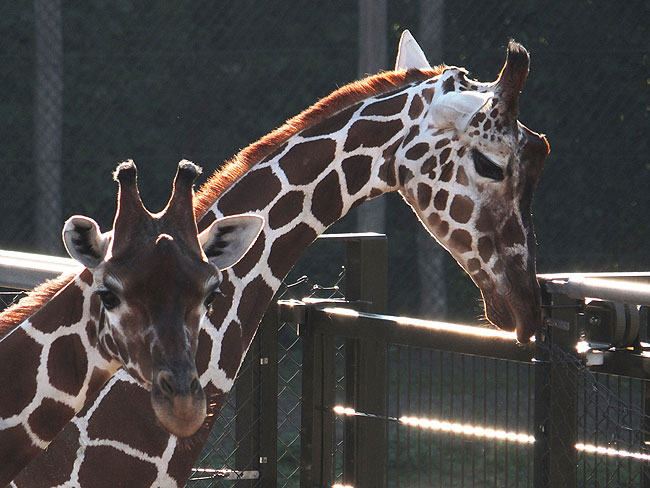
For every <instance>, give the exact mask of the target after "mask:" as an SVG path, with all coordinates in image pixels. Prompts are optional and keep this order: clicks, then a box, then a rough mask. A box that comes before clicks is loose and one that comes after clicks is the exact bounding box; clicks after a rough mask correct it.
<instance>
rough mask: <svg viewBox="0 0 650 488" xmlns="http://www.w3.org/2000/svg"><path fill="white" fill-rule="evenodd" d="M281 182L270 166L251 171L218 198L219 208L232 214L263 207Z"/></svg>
mask: <svg viewBox="0 0 650 488" xmlns="http://www.w3.org/2000/svg"><path fill="white" fill-rule="evenodd" d="M281 188H282V184H281V183H280V180H279V179H278V177H277V176H275V175H274V174H273V171H271V168H270V167H268V166H267V167H265V168H260V169H257V170H254V171H251V172H250V173H248V174H247V175H245V176H244V177H243V178H242V179H241V180H239V182H237V183H236V184H235V185H234V186H233V187H232V188H231V189H230V191H228V192H227V193H226V194H225V195H223V196H222V197H221V200H219V210H221V211H222V212H223V213H224V214H225V215H233V214H238V213H244V212H251V211H254V210H261V209H263V208H265V207H266V206H267V205H268V204H269V203H271V200H273V198H274V197H275V195H277V194H278V192H279V191H280V189H281Z"/></svg>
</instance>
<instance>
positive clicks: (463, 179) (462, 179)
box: [456, 166, 469, 186]
mask: <svg viewBox="0 0 650 488" xmlns="http://www.w3.org/2000/svg"><path fill="white" fill-rule="evenodd" d="M456 183H458V184H459V185H463V186H468V185H469V178H467V173H465V169H464V168H463V167H462V166H458V170H457V171H456Z"/></svg>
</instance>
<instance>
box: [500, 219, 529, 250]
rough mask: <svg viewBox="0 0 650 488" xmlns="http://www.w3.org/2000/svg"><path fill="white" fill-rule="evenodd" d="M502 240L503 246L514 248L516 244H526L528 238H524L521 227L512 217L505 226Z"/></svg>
mask: <svg viewBox="0 0 650 488" xmlns="http://www.w3.org/2000/svg"><path fill="white" fill-rule="evenodd" d="M501 239H502V242H503V245H505V246H508V247H511V246H514V245H515V244H524V243H525V242H526V237H525V236H524V233H523V231H522V229H521V226H520V225H519V222H518V221H517V218H516V217H515V216H514V215H511V216H510V218H509V219H508V220H507V221H506V223H505V225H504V226H503V230H502V232H501Z"/></svg>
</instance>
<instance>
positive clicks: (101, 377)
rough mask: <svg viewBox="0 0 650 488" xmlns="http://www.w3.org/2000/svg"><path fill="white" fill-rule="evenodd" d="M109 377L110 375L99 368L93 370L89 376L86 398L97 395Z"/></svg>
mask: <svg viewBox="0 0 650 488" xmlns="http://www.w3.org/2000/svg"><path fill="white" fill-rule="evenodd" d="M110 377H111V374H110V373H109V372H108V371H106V370H104V369H101V368H93V372H92V373H91V374H90V380H88V393H87V395H86V397H90V396H92V395H94V394H95V393H97V392H98V391H99V389H100V388H101V387H102V386H104V384H105V383H106V382H107V381H108V379H109V378H110Z"/></svg>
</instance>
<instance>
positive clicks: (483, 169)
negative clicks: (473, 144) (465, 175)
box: [471, 149, 504, 181]
mask: <svg viewBox="0 0 650 488" xmlns="http://www.w3.org/2000/svg"><path fill="white" fill-rule="evenodd" d="M471 154H472V160H473V161H474V169H475V170H476V172H477V173H478V174H479V175H481V176H483V177H485V178H490V179H491V180H495V181H503V179H504V175H503V169H501V167H500V166H498V165H497V164H496V163H495V162H494V161H492V160H490V159H489V158H488V157H487V156H485V154H483V153H482V152H480V151H477V150H476V149H472V151H471Z"/></svg>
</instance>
